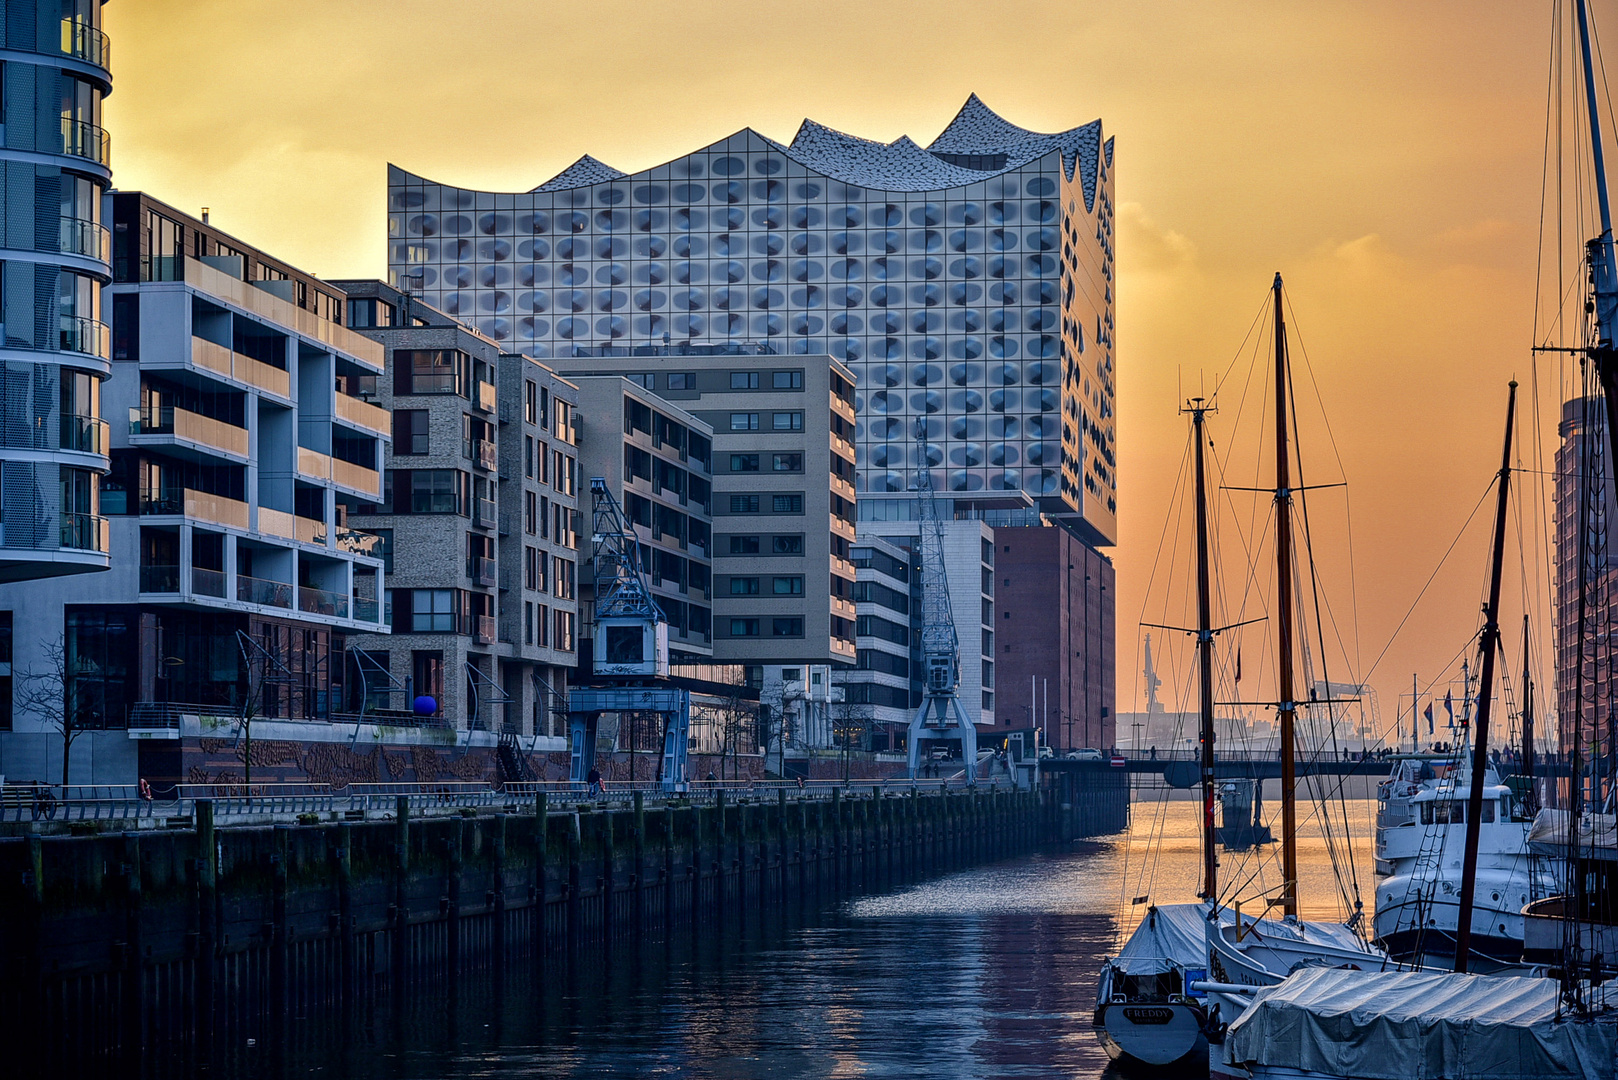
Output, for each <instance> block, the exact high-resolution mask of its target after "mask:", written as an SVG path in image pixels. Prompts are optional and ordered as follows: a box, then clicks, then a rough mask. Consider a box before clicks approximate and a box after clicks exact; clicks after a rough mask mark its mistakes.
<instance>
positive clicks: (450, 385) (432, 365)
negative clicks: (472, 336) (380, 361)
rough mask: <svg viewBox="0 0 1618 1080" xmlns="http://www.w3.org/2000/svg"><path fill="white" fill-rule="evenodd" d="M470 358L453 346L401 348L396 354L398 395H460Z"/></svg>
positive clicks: (396, 388)
mask: <svg viewBox="0 0 1618 1080" xmlns="http://www.w3.org/2000/svg"><path fill="white" fill-rule="evenodd" d="M463 359H469V358H467V357H466V356H465V354H464V353H459V352H456V351H454V350H453V349H399V350H397V351H396V352H395V353H394V354H393V370H394V388H393V392H394V393H396V394H399V393H403V394H459V393H461V387H462V377H461V376H462V372H463V370H464V369H465V367H466V366H467V365H465V364H463V363H462V362H461V361H462V360H463Z"/></svg>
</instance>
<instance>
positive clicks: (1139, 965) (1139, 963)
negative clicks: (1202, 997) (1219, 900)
mask: <svg viewBox="0 0 1618 1080" xmlns="http://www.w3.org/2000/svg"><path fill="white" fill-rule="evenodd" d="M1207 911H1208V909H1207V907H1206V906H1205V905H1203V904H1165V905H1164V906H1162V907H1154V908H1148V909H1147V911H1146V918H1144V919H1142V920H1141V923H1140V925H1139V926H1137V927H1136V928H1135V932H1134V933H1133V934H1131V935H1130V936H1129V941H1128V942H1126V943H1125V944H1124V947H1123V948H1122V949H1121V950H1119V953H1118V956H1117V958H1116V959H1114V960H1113V966H1115V967H1117V968H1119V969H1120V970H1122V971H1127V972H1128V973H1129V974H1131V975H1145V974H1149V973H1151V972H1155V971H1164V970H1166V969H1167V968H1168V964H1167V963H1165V962H1164V961H1172V962H1174V963H1176V964H1178V965H1180V966H1181V967H1190V968H1205V967H1207V966H1208V931H1207V927H1206V924H1205V922H1204V919H1205V918H1206V916H1207Z"/></svg>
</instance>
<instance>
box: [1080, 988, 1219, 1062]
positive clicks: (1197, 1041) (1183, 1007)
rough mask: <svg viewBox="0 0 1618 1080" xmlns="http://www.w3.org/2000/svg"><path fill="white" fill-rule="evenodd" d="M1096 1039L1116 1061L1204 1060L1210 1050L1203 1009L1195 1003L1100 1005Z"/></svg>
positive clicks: (1097, 1015)
mask: <svg viewBox="0 0 1618 1080" xmlns="http://www.w3.org/2000/svg"><path fill="white" fill-rule="evenodd" d="M1095 1028H1096V1038H1098V1039H1099V1040H1100V1041H1101V1045H1102V1048H1103V1049H1105V1050H1106V1051H1107V1056H1108V1057H1110V1058H1112V1059H1113V1060H1114V1061H1123V1062H1125V1063H1134V1064H1140V1065H1149V1066H1153V1067H1161V1066H1165V1065H1173V1064H1175V1063H1177V1062H1180V1061H1182V1060H1187V1061H1190V1062H1200V1061H1201V1060H1202V1058H1203V1055H1205V1054H1206V1053H1207V1052H1208V1040H1207V1037H1206V1036H1205V1035H1203V1032H1202V1010H1201V1009H1200V1008H1199V1007H1197V1006H1195V1005H1188V1004H1184V1003H1182V1002H1170V1003H1167V1004H1162V1005H1145V1004H1142V1005H1126V1004H1118V1003H1113V1004H1109V1005H1101V1006H1098V1007H1097V1008H1096V1017H1095Z"/></svg>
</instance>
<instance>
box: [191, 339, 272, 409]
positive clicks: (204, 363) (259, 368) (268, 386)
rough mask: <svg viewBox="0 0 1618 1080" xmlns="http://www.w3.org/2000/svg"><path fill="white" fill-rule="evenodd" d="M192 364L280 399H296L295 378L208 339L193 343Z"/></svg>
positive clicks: (192, 340)
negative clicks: (293, 397)
mask: <svg viewBox="0 0 1618 1080" xmlns="http://www.w3.org/2000/svg"><path fill="white" fill-rule="evenodd" d="M191 363H193V364H195V365H196V366H197V367H200V368H205V369H206V370H208V371H211V372H214V373H215V374H218V375H223V376H224V377H225V378H227V379H235V380H237V381H238V382H244V383H246V384H248V385H249V386H256V387H258V388H259V389H260V390H263V391H265V392H266V393H270V394H274V395H276V396H277V397H283V398H284V397H291V396H292V376H291V375H290V374H288V373H287V372H286V371H285V370H283V369H281V368H278V367H276V366H275V365H274V364H266V363H265V362H264V361H262V360H255V359H253V358H252V357H251V356H245V355H243V354H242V353H239V352H236V351H234V350H232V349H231V348H230V347H229V346H226V345H221V344H219V343H218V342H215V341H209V340H208V339H206V338H200V337H193V338H192V339H191Z"/></svg>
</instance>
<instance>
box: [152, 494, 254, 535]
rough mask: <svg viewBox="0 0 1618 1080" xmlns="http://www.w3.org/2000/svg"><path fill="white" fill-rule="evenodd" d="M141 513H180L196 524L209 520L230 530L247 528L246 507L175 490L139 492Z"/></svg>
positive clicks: (237, 500)
mask: <svg viewBox="0 0 1618 1080" xmlns="http://www.w3.org/2000/svg"><path fill="white" fill-rule="evenodd" d="M140 512H141V513H142V514H148V515H155V514H183V515H184V516H186V517H188V518H194V519H195V520H197V521H209V522H212V523H213V524H215V525H224V526H227V527H228V528H232V529H246V528H247V504H246V503H244V502H242V501H240V500H239V499H231V498H227V497H226V496H224V495H210V494H208V493H207V492H205V491H192V490H190V489H189V488H179V489H174V490H169V491H161V490H160V491H146V492H142V493H141V497H140Z"/></svg>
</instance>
